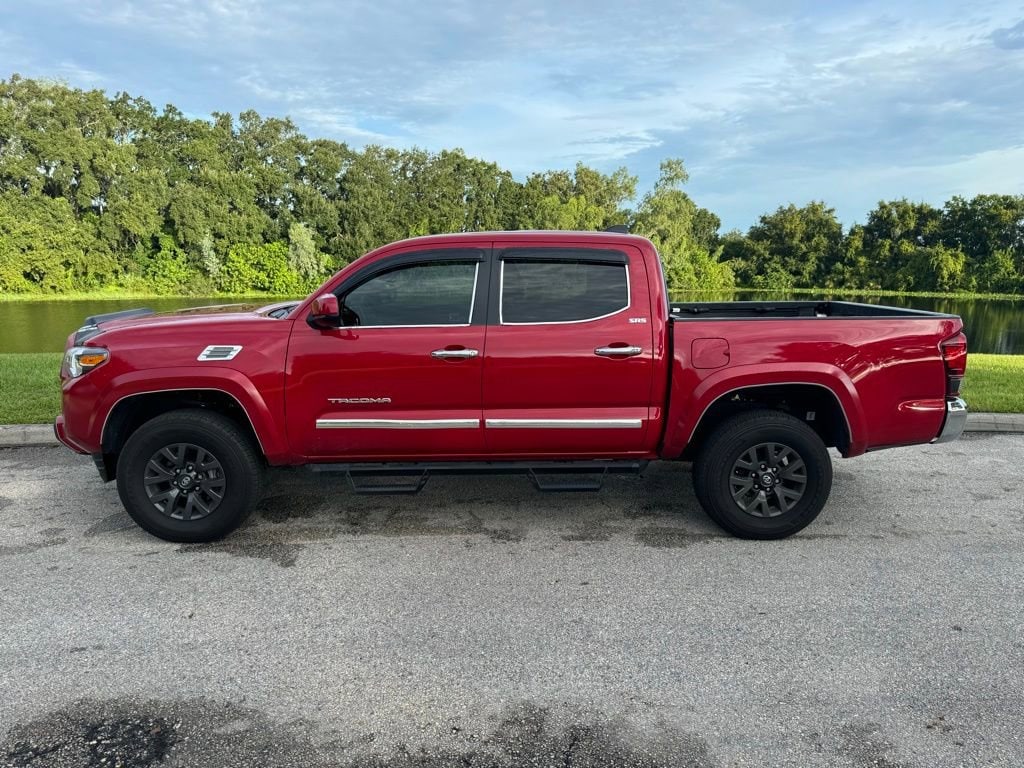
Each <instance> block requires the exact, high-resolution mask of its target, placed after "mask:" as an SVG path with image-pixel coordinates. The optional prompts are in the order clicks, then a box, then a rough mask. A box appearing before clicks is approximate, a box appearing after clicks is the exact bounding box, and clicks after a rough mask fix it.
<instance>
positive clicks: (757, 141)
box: [0, 0, 1024, 230]
mask: <svg viewBox="0 0 1024 768" xmlns="http://www.w3.org/2000/svg"><path fill="white" fill-rule="evenodd" d="M15 72H17V73H19V74H21V75H22V76H25V77H40V78H49V79H57V80H62V81H64V82H67V83H68V84H70V85H73V86H76V87H82V88H101V89H104V90H106V91H108V92H109V93H110V94H114V93H116V92H119V91H127V92H128V93H130V94H132V95H138V96H143V97H145V98H147V99H149V100H150V101H151V102H152V103H153V104H154V105H157V106H158V107H162V106H163V105H164V104H166V103H171V104H174V105H176V106H177V107H179V108H180V109H181V110H182V111H184V112H185V113H186V114H189V115H192V116H196V117H208V116H209V114H210V113H211V112H214V111H220V112H233V113H238V112H240V111H242V110H245V109H249V108H253V109H256V110H257V111H258V112H260V113H261V114H264V115H268V116H269V115H274V116H284V115H287V116H290V117H291V118H292V119H293V120H294V121H295V122H296V124H297V125H298V126H299V128H300V129H301V130H302V131H303V132H304V133H306V134H308V135H310V136H316V137H328V138H334V139H338V140H342V141H345V142H347V143H349V144H350V145H352V146H355V147H360V146H363V145H365V144H369V143H376V144H384V145H390V146H396V147H411V146H418V147H424V148H427V149H430V150H440V149H446V148H454V147H461V148H462V149H464V150H465V151H466V153H467V154H469V155H472V156H475V157H480V158H483V159H486V160H490V161H494V162H497V163H498V164H499V165H501V166H502V167H504V168H507V169H508V170H510V171H512V172H513V174H515V175H516V177H517V178H520V179H523V178H525V177H526V176H527V175H528V174H530V173H532V172H535V171H544V170H551V169H557V168H572V167H573V166H575V164H576V163H577V162H583V163H586V164H588V165H591V166H593V167H596V168H598V169H600V170H602V171H606V172H608V171H612V170H614V169H616V168H618V167H620V166H625V167H627V168H629V170H630V171H631V172H632V173H633V174H635V175H636V176H638V177H639V179H640V185H639V190H640V193H641V194H642V193H643V192H645V191H646V190H648V189H649V188H650V187H651V185H652V184H653V183H654V182H655V181H656V179H657V177H658V166H659V163H660V162H661V160H663V159H664V158H669V157H679V158H682V159H683V160H684V161H685V163H686V166H687V168H688V170H689V172H690V181H689V183H688V185H687V191H688V192H689V193H690V195H691V196H692V197H693V198H694V199H695V200H696V202H697V203H698V204H700V205H702V206H704V207H707V208H710V209H711V210H713V211H714V212H715V213H717V214H718V215H719V216H720V217H721V219H722V222H723V230H728V229H732V228H737V229H742V230H745V229H746V228H747V227H749V226H750V225H751V224H753V223H754V222H755V221H756V220H757V217H758V216H759V215H760V214H762V213H765V212H768V211H772V210H774V209H775V208H777V207H778V206H780V205H784V204H787V203H790V202H792V203H796V204H798V205H799V204H803V203H805V202H808V201H810V200H824V201H825V202H826V203H828V204H829V205H831V206H833V207H834V208H835V209H836V211H837V214H838V215H839V217H840V218H841V219H842V220H843V221H844V223H846V224H852V223H853V222H855V221H863V220H864V218H865V216H866V214H867V212H868V211H869V210H870V209H871V208H872V207H874V205H875V204H876V203H877V202H878V201H879V200H881V199H893V198H900V197H907V198H910V199H912V200H923V201H926V202H930V203H933V204H941V203H942V202H943V201H945V200H946V199H948V198H949V197H951V196H953V195H974V194H978V193H986V192H998V193H1013V194H1020V193H1024V4H1022V3H1020V2H1000V1H995V2H988V1H987V0H978V1H976V2H971V3H963V2H961V3H954V2H946V1H945V0H934V1H932V2H924V1H920V0H911V1H910V2H896V1H894V0H888V1H887V2H862V3H855V2H848V1H845V0H833V1H830V0H819V2H791V1H790V0H776V1H774V2H703V3H679V2H669V1H667V0H641V1H639V2H630V1H629V0H617V2H603V1H601V0H589V1H586V2H578V1H577V0H560V1H559V2H552V1H551V0H523V2H516V1H515V0H506V1H505V2H492V1H491V0H446V1H445V2H434V1H433V0H419V2H412V1H411V0H405V1H404V2H398V1H396V0H352V1H350V2H332V1H330V0H302V1H301V2H296V1H295V0H33V1H32V2H24V1H23V0H0V77H7V76H9V75H10V74H13V73H15Z"/></svg>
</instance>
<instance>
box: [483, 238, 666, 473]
mask: <svg viewBox="0 0 1024 768" xmlns="http://www.w3.org/2000/svg"><path fill="white" fill-rule="evenodd" d="M494 269H495V270H497V271H498V274H497V277H496V279H494V280H492V293H491V299H490V322H491V326H490V328H489V329H488V335H487V358H486V360H485V362H484V420H485V425H486V429H485V435H486V441H487V449H488V451H489V452H490V453H492V454H500V455H505V456H522V457H526V456H547V457H551V458H560V457H571V458H576V457H583V456H594V457H597V456H609V455H615V456H622V455H626V454H630V453H641V452H643V450H644V446H645V436H646V434H647V431H648V425H649V424H650V423H651V409H650V407H649V406H650V399H651V385H652V382H653V375H654V348H653V332H652V328H653V324H652V318H651V306H650V293H649V291H648V276H647V274H646V269H645V266H644V261H643V259H642V257H641V254H640V251H639V250H637V249H636V248H633V247H632V246H620V245H616V246H614V247H613V246H609V247H608V248H602V247H595V246H593V245H587V246H582V245H581V246H572V245H555V244H552V246H551V247H545V246H543V245H542V244H541V245H536V246H535V245H529V246H525V245H523V244H522V243H520V244H516V243H513V242H510V243H500V242H496V243H495V244H494Z"/></svg>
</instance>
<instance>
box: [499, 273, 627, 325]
mask: <svg viewBox="0 0 1024 768" xmlns="http://www.w3.org/2000/svg"><path fill="white" fill-rule="evenodd" d="M626 266H627V265H626V264H617V263H613V262H594V263H589V262H584V261H564V260H552V261H543V260H536V261H534V260H518V259H516V260H511V259H510V260H507V261H503V262H502V279H501V322H502V323H571V322H579V321H581V320H594V319H596V318H599V317H605V316H606V315H612V314H615V313H616V312H619V311H621V310H623V309H626V307H628V306H629V278H628V276H627V273H626Z"/></svg>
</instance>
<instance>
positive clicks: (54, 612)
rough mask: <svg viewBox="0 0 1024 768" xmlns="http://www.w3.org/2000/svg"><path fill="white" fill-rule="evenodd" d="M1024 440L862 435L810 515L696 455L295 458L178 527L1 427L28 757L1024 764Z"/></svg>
mask: <svg viewBox="0 0 1024 768" xmlns="http://www.w3.org/2000/svg"><path fill="white" fill-rule="evenodd" d="M1022 584H1024V436H1019V435H996V434H986V435H971V436H968V437H966V438H965V439H964V440H961V441H959V442H955V443H950V444H946V445H935V446H923V447H921V446H919V447H914V448H903V449H895V450H890V451H883V452H879V453H876V454H871V455H868V456H865V457H861V458H858V459H853V460H849V461H845V460H837V461H836V475H835V487H834V489H833V493H832V500H831V502H830V503H829V505H828V507H827V508H826V510H825V512H824V513H822V515H821V517H819V519H818V520H817V521H816V522H815V523H813V524H812V525H811V527H809V528H808V529H807V530H805V531H804V532H803V533H802V534H800V535H798V536H796V537H794V538H791V539H789V540H785V541H779V542H747V541H740V540H737V539H733V538H729V537H726V536H725V535H723V534H722V533H721V532H720V531H719V530H718V529H717V528H715V527H714V526H713V525H712V524H711V523H710V522H709V521H708V520H707V519H706V518H705V516H704V514H703V512H701V511H700V509H699V507H698V506H697V503H696V501H695V499H694V496H693V492H692V490H691V485H690V477H689V474H688V472H687V471H686V468H685V467H682V466H678V465H670V464H654V465H652V466H651V467H650V468H649V470H648V472H647V473H646V475H645V476H644V477H642V478H637V477H618V478H612V479H610V480H609V481H608V483H607V484H606V487H605V490H604V491H603V492H602V493H599V494H539V493H537V492H535V491H534V490H533V488H532V486H531V485H530V484H529V482H528V480H527V479H526V478H525V477H470V478H452V477H442V478H435V479H433V480H431V482H430V484H429V485H428V486H427V488H426V490H424V491H423V492H422V493H421V494H420V495H418V496H387V497H381V496H357V495H354V494H353V493H352V492H351V491H350V490H349V489H348V486H347V484H346V483H345V482H344V480H343V479H342V478H340V477H333V476H323V475H317V474H313V473H309V472H306V471H304V470H289V471H279V472H277V473H275V479H274V482H273V484H272V485H271V487H270V490H269V492H268V494H267V497H266V499H265V500H264V501H263V503H262V504H261V506H260V508H259V510H258V511H257V513H256V514H255V515H254V516H253V518H252V520H251V521H250V522H249V523H248V524H247V525H246V526H245V527H244V528H243V529H241V530H240V531H238V532H237V533H236V534H234V535H233V536H232V537H230V538H229V539H228V540H226V541H224V542H221V543H218V544H214V545H200V546H180V545H174V544H168V543H165V542H162V541H159V540H157V539H154V538H152V537H150V536H148V535H146V534H145V533H143V532H142V531H141V530H140V529H138V528H136V527H135V526H134V524H133V523H132V522H131V520H130V519H129V518H128V517H127V515H126V514H125V513H124V512H123V511H122V509H121V506H120V503H119V502H118V499H117V494H116V491H115V489H114V487H113V485H104V484H103V483H101V482H100V480H99V478H98V477H97V475H96V472H95V470H94V468H93V467H92V464H91V462H90V461H89V460H88V459H87V458H83V457H76V456H73V455H71V454H70V453H68V452H67V451H65V450H62V449H56V448H34V449H15V450H2V451H0V691H2V695H0V765H12V766H21V765H30V766H43V765H68V766H99V765H109V766H114V765H124V766H155V765H168V766H169V765H174V766H184V765H195V766H234V765H239V766H242V765H254V766H255V765H259V766H271V765H302V766H321V765H345V766H359V767H360V768H362V767H363V766H409V767H410V768H411V767H412V766H438V767H440V766H449V765H465V766H495V768H500V767H502V766H520V765H522V766H527V765H529V766H580V767H584V768H585V767H587V766H627V765H638V766H658V765H666V766H686V765H692V766H716V767H717V766H776V765H779V766H782V765H789V766H851V767H853V768H866V767H867V766H882V767H884V768H894V767H895V766H908V767H909V766H921V767H922V768H924V767H927V768H931V767H932V766H974V765H979V766H981V765H995V766H1020V765H1024V726H1022V722H1024V586H1022Z"/></svg>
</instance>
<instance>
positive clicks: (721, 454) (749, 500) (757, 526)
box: [693, 408, 832, 539]
mask: <svg viewBox="0 0 1024 768" xmlns="http://www.w3.org/2000/svg"><path fill="white" fill-rule="evenodd" d="M693 486H694V490H695V491H696V493H697V499H698V501H700V504H701V506H702V507H703V508H704V511H705V512H707V514H708V516H709V517H710V518H711V519H712V520H714V521H715V522H716V523H717V524H718V525H719V526H720V527H721V528H723V529H724V530H726V531H727V532H729V533H731V534H733V535H734V536H739V537H741V538H744V539H782V538H785V537H786V536H791V535H793V534H794V533H796V532H797V531H799V530H802V529H803V528H805V527H806V526H807V525H809V524H810V523H811V521H813V520H814V518H816V517H817V516H818V514H819V513H820V512H821V510H822V508H823V507H824V506H825V502H826V501H827V500H828V495H829V491H831V489H832V460H831V458H830V457H829V454H828V449H827V448H826V447H825V444H824V443H823V442H822V440H821V438H820V437H819V436H818V434H817V433H816V432H815V431H814V430H813V429H811V428H810V427H809V426H807V424H805V423H804V422H802V421H800V420H799V419H797V418H794V417H793V416H790V415H789V414H788V413H783V412H782V411H775V410H768V409H763V408H759V409H756V410H752V411H747V412H744V413H738V414H736V415H734V416H732V417H730V418H728V419H726V420H725V421H724V422H723V423H722V424H721V426H719V427H718V429H716V430H715V431H714V432H713V433H712V434H711V436H710V437H709V438H708V440H707V442H706V443H705V444H704V446H703V448H702V449H701V451H700V453H699V454H698V455H697V460H696V461H695V462H694V467H693Z"/></svg>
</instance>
